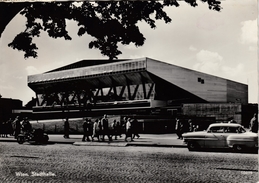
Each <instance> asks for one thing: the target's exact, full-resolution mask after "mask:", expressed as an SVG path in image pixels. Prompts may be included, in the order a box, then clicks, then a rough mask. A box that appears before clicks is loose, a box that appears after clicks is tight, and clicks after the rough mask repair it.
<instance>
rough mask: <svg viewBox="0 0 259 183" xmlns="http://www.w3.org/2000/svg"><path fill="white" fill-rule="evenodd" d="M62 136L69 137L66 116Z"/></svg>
mask: <svg viewBox="0 0 259 183" xmlns="http://www.w3.org/2000/svg"><path fill="white" fill-rule="evenodd" d="M64 138H65V139H66V138H69V122H68V118H66V120H65V123H64Z"/></svg>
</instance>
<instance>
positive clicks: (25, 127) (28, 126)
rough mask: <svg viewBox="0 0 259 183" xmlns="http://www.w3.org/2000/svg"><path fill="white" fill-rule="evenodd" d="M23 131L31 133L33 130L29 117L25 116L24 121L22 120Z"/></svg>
mask: <svg viewBox="0 0 259 183" xmlns="http://www.w3.org/2000/svg"><path fill="white" fill-rule="evenodd" d="M22 131H23V132H24V133H31V132H32V126H31V123H30V122H29V120H28V118H27V117H25V118H24V120H23V122H22Z"/></svg>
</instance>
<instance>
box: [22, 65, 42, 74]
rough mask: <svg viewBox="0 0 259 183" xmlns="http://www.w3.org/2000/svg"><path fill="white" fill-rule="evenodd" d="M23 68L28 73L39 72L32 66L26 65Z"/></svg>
mask: <svg viewBox="0 0 259 183" xmlns="http://www.w3.org/2000/svg"><path fill="white" fill-rule="evenodd" d="M25 70H26V71H27V74H28V75H33V74H39V70H38V69H36V68H35V67H34V66H27V67H26V68H25Z"/></svg>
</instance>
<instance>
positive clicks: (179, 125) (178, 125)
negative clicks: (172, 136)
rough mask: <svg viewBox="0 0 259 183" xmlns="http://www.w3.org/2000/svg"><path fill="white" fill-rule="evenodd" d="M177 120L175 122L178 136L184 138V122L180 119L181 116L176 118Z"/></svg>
mask: <svg viewBox="0 0 259 183" xmlns="http://www.w3.org/2000/svg"><path fill="white" fill-rule="evenodd" d="M175 120H176V122H175V131H176V135H177V136H178V138H177V139H183V137H182V134H183V124H182V122H181V121H180V119H179V118H176V119H175Z"/></svg>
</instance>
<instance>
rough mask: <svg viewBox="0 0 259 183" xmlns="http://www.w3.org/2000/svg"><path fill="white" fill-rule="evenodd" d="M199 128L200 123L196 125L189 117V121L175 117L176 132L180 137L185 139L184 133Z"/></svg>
mask: <svg viewBox="0 0 259 183" xmlns="http://www.w3.org/2000/svg"><path fill="white" fill-rule="evenodd" d="M199 130H200V128H199V125H194V124H193V122H192V120H191V119H189V120H188V121H183V120H180V119H179V118H176V119H175V132H176V135H177V136H178V139H183V136H182V135H183V133H186V132H193V131H199Z"/></svg>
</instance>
